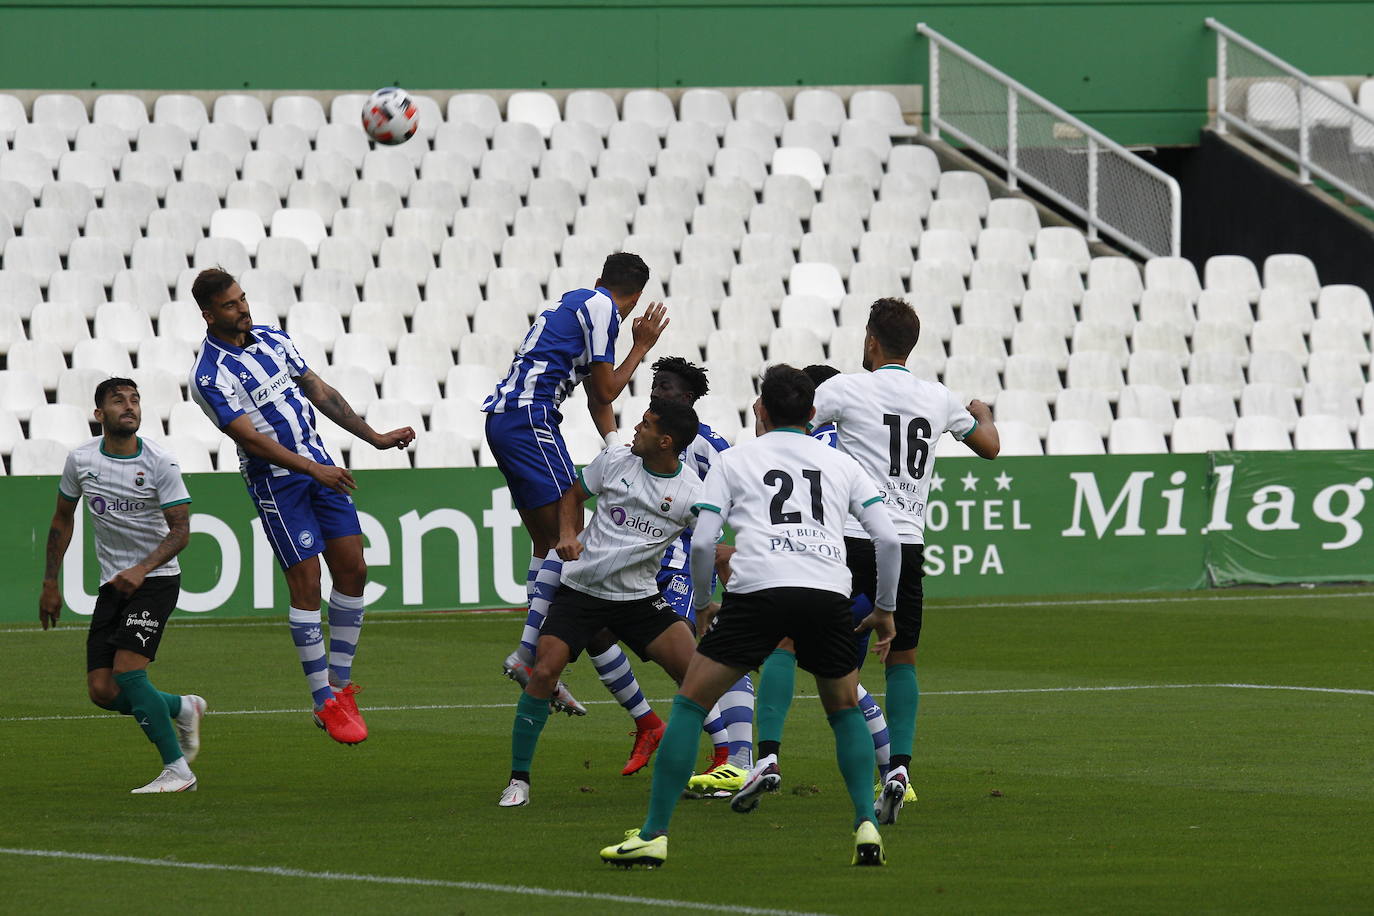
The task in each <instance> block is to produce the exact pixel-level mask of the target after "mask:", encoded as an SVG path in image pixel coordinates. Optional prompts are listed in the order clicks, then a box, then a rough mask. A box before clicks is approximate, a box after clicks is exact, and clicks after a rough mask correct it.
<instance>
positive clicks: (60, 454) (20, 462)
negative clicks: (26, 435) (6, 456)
mask: <svg viewBox="0 0 1374 916" xmlns="http://www.w3.org/2000/svg"><path fill="white" fill-rule="evenodd" d="M69 451H70V448H69V447H68V446H66V445H63V444H62V443H61V442H54V441H53V440H51V439H25V440H24V441H23V442H19V443H16V444H15V446H14V453H13V454H12V455H11V456H10V474H11V475H12V476H14V477H22V476H36V475H39V474H50V475H57V474H61V473H62V469H63V468H64V467H65V466H66V463H67V453H68V452H69Z"/></svg>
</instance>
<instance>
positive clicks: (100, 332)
mask: <svg viewBox="0 0 1374 916" xmlns="http://www.w3.org/2000/svg"><path fill="white" fill-rule="evenodd" d="M152 336H153V324H152V322H151V321H150V320H149V319H148V313H147V312H146V311H144V310H143V308H142V307H141V306H138V305H134V304H133V303H132V302H107V303H105V304H104V305H101V306H99V307H98V308H97V309H96V310H95V337H96V339H99V340H108V341H112V342H115V343H118V344H119V345H120V346H122V347H123V348H124V349H125V351H126V353H133V352H134V351H135V350H137V349H138V345H139V342H141V341H143V340H146V339H148V338H149V337H152Z"/></svg>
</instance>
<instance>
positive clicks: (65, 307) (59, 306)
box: [29, 302, 91, 353]
mask: <svg viewBox="0 0 1374 916" xmlns="http://www.w3.org/2000/svg"><path fill="white" fill-rule="evenodd" d="M90 336H91V332H90V328H88V327H87V326H86V316H85V314H84V312H83V310H82V308H81V306H80V305H76V304H74V303H64V302H41V303H39V304H38V305H36V306H34V308H33V312H32V313H31V314H30V316H29V339H30V340H34V341H44V340H46V341H51V342H53V343H55V344H57V345H58V346H59V347H61V348H62V352H64V353H71V352H72V350H73V349H74V348H75V347H76V344H77V342H78V341H81V340H87V339H89V338H90Z"/></svg>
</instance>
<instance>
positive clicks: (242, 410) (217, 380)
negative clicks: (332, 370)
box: [189, 325, 334, 480]
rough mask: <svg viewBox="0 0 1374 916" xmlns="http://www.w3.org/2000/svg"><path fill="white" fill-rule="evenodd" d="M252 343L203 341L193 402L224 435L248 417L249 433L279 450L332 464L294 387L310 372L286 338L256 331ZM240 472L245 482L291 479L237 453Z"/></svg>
mask: <svg viewBox="0 0 1374 916" xmlns="http://www.w3.org/2000/svg"><path fill="white" fill-rule="evenodd" d="M250 333H251V336H252V338H253V342H252V343H250V344H249V345H248V346H246V347H243V348H239V347H236V346H234V345H233V344H231V343H226V342H225V341H222V340H220V339H219V338H217V337H210V336H207V337H206V338H205V342H204V343H202V344H201V346H200V352H199V353H197V354H196V358H195V362H193V363H192V364H191V379H190V385H189V389H190V392H191V399H192V400H194V401H195V402H196V403H197V404H199V405H200V409H201V410H203V411H205V415H206V416H207V417H209V418H210V421H211V422H212V423H214V424H215V426H217V427H219V428H220V429H223V428H224V427H226V426H228V425H229V424H230V423H232V422H233V421H234V420H235V419H237V418H238V417H242V416H247V417H248V418H249V419H250V420H252V421H253V428H254V429H256V430H257V431H258V432H260V433H262V434H263V435H266V436H271V437H272V438H273V439H275V440H276V441H277V443H278V444H279V445H281V446H282V447H283V448H285V449H288V450H289V451H293V452H295V453H296V454H298V455H303V456H305V457H306V458H310V459H311V460H313V461H318V462H319V463H320V464H333V463H334V462H333V460H332V459H331V458H330V457H329V453H328V452H326V451H325V448H324V442H323V441H322V440H321V439H320V437H319V434H318V433H316V432H315V409H314V408H313V407H312V406H311V405H310V402H309V401H308V400H307V399H306V397H305V395H303V394H302V393H301V390H300V388H299V387H297V385H296V379H298V378H300V377H301V376H302V375H305V373H307V372H309V371H310V367H308V366H307V365H306V364H305V360H304V359H302V358H301V354H300V352H299V351H298V350H297V349H296V345H295V344H294V343H292V342H291V338H290V337H288V336H286V332H284V331H282V330H280V329H279V328H272V327H268V326H266V325H254V326H253V329H252V331H251V332H250ZM239 470H240V471H241V472H242V473H243V476H244V477H246V478H247V479H248V480H258V479H261V478H263V477H281V476H284V475H286V474H289V473H291V472H290V471H288V470H287V469H286V468H283V467H278V466H277V465H275V464H272V463H271V462H268V461H264V460H263V459H261V458H255V457H253V456H252V455H248V454H246V453H245V452H244V451H243V449H242V448H240V449H239Z"/></svg>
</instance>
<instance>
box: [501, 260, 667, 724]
mask: <svg viewBox="0 0 1374 916" xmlns="http://www.w3.org/2000/svg"><path fill="white" fill-rule="evenodd" d="M648 282H649V268H648V266H647V265H646V264H645V263H644V260H643V259H642V258H640V257H639V255H635V254H629V253H627V252H623V251H622V252H617V253H615V254H612V255H611V256H610V257H608V258H606V262H605V264H604V265H603V266H602V268H601V276H600V277H598V278H597V281H596V284H595V288H594V289H576V290H573V291H571V292H569V293H565V294H564V296H563V298H562V299H561V300H560V301H559V302H558V304H557V305H553V306H550V307H549V308H546V309H545V310H544V311H542V312H540V313H539V315H538V316H537V317H536V318H535V320H534V324H533V325H532V326H531V327H530V329H529V332H528V333H526V335H525V340H524V343H522V344H521V345H520V349H519V350H517V351H516V354H515V359H514V360H513V361H512V362H511V367H510V371H509V372H508V373H507V374H506V377H505V378H503V379H502V380H501V382H500V383H499V384H498V385H497V386H496V390H495V391H494V392H493V393H492V394H491V396H490V397H488V398H487V400H486V402H485V403H484V404H483V405H482V410H483V411H485V412H486V414H487V422H486V433H487V444H488V445H490V446H491V453H492V455H493V456H494V457H495V458H496V466H497V467H499V468H500V469H501V473H502V474H504V475H505V477H506V483H507V485H508V486H509V488H510V493H511V501H512V502H513V503H515V508H516V509H517V510H519V512H520V518H521V520H522V521H523V522H524V523H525V530H526V531H528V532H529V535H530V540H531V541H533V542H534V552H533V555H532V558H531V560H530V567H529V574H528V576H527V577H526V582H527V589H526V591H527V595H528V598H529V614H528V616H527V617H526V618H525V628H524V631H523V632H522V634H521V636H520V644H519V645H518V646H516V648H515V651H513V652H511V654H510V655H509V656H507V658H506V661H505V665H504V669H505V672H506V674H507V675H508V676H509V677H510V678H512V679H513V680H515V681H516V682H518V683H520V684H522V685H523V684H526V683H528V681H529V674H530V667H531V665H532V664H533V663H534V648H535V645H536V644H537V643H538V641H539V628H540V626H541V625H542V624H543V621H544V615H545V614H547V613H548V609H549V602H550V601H551V600H552V598H553V594H554V592H555V591H557V589H558V582H559V578H560V576H561V574H562V569H563V563H562V561H561V560H559V558H558V554H557V553H556V552H555V551H554V547H555V546H556V545H557V543H558V502H559V500H560V499H561V498H562V496H563V494H564V493H566V492H567V490H568V488H569V487H571V486H572V484H573V481H575V480H576V479H577V469H576V468H575V467H574V466H573V461H572V458H570V457H569V456H568V448H567V445H566V444H564V441H563V434H562V431H561V430H560V426H561V424H562V421H563V415H562V414H561V413H560V412H559V408H560V407H561V405H562V403H563V400H564V399H565V398H566V397H567V396H568V395H569V394H571V393H572V390H573V389H574V388H576V387H577V386H578V385H579V384H585V386H586V390H587V408H588V410H589V412H590V413H591V416H592V421H593V422H594V423H595V424H596V429H597V432H599V433H600V434H601V435H602V436H603V437H605V439H606V444H607V445H614V444H616V441H617V438H618V437H617V433H616V425H615V414H614V412H613V410H612V408H611V405H612V404H613V403H614V402H615V399H616V398H618V397H619V396H620V393H621V392H622V391H624V390H625V386H626V384H628V383H629V381H630V377H631V376H632V375H634V371H635V370H636V369H637V368H639V364H640V363H641V362H642V361H643V359H644V357H645V356H646V355H648V352H649V350H650V349H651V348H652V347H653V345H654V344H655V343H656V342H657V341H658V337H659V335H660V334H661V333H663V329H664V328H665V327H667V325H668V319H667V317H666V314H665V309H664V308H663V304H662V303H660V302H656V303H653V304H652V305H650V306H649V308H648V310H647V311H646V313H645V314H644V315H643V316H642V317H640V318H636V319H635V320H634V323H633V324H632V325H631V332H632V335H633V338H634V343H633V345H632V346H631V348H630V352H629V353H628V354H627V355H626V357H625V359H624V360H623V361H622V362H621V364H620V365H619V366H616V365H615V344H616V337H617V335H618V334H619V332H620V323H621V321H623V320H624V319H625V318H628V317H629V315H630V313H631V312H633V311H634V309H635V306H636V305H638V304H639V297H640V294H641V293H643V291H644V284H646V283H648ZM615 651H616V652H619V651H620V650H619V649H618V648H617V649H616V650H615ZM622 656H623V653H622ZM554 705H555V706H556V707H557V708H559V709H561V710H563V711H565V712H567V713H569V714H576V715H585V714H586V712H587V710H586V709H585V708H584V707H583V706H582V705H581V704H580V703H578V702H577V701H576V700H575V699H573V696H572V694H571V693H570V692H569V691H568V689H567V687H566V686H564V685H563V684H562V683H561V682H560V683H559V685H558V687H557V689H556V691H555V693H554Z"/></svg>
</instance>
